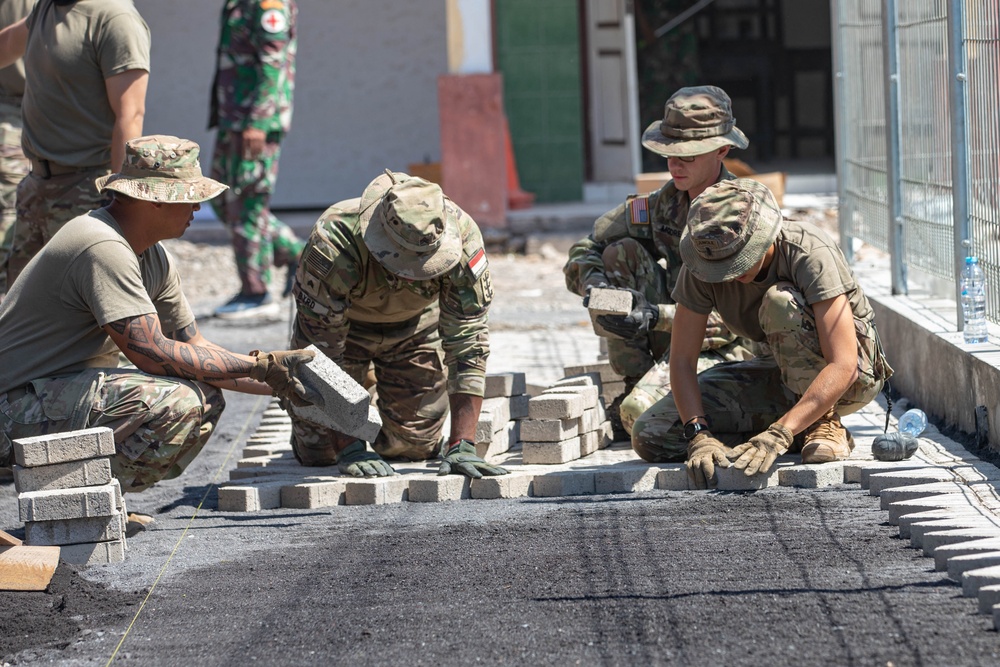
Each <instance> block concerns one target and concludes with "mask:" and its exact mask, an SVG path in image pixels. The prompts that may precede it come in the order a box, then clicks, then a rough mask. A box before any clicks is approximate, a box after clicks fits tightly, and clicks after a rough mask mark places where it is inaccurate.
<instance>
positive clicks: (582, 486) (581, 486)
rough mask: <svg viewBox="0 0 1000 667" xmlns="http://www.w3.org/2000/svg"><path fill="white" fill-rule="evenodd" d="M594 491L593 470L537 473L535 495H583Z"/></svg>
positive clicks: (534, 486)
mask: <svg viewBox="0 0 1000 667" xmlns="http://www.w3.org/2000/svg"><path fill="white" fill-rule="evenodd" d="M593 493H594V471H593V470H566V471H560V472H553V473H548V474H543V475H536V476H535V482H534V485H533V495H535V496H539V497H544V498H552V497H558V496H581V495H588V494H593Z"/></svg>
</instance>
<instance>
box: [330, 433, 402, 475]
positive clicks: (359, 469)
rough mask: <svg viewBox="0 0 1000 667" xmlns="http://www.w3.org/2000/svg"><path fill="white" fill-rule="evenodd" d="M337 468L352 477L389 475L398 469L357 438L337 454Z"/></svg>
mask: <svg viewBox="0 0 1000 667" xmlns="http://www.w3.org/2000/svg"><path fill="white" fill-rule="evenodd" d="M337 469H338V470H340V472H341V473H342V474H344V475H350V476H351V477H389V476H391V475H395V474H396V471H395V470H393V469H392V466H390V465H389V464H388V463H386V462H385V461H383V460H382V457H381V456H379V455H378V454H376V453H375V452H370V451H368V449H367V448H366V447H365V443H364V442H363V441H361V440H355V441H354V442H352V443H351V444H349V445H348V446H347V447H344V448H343V449H342V450H340V452H339V453H338V454H337Z"/></svg>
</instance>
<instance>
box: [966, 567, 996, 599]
mask: <svg viewBox="0 0 1000 667" xmlns="http://www.w3.org/2000/svg"><path fill="white" fill-rule="evenodd" d="M998 584H1000V565H990V566H989V567H981V568H979V569H976V570H966V571H965V572H963V573H962V595H964V596H965V597H967V598H974V597H976V596H977V595H978V594H979V589H980V588H982V587H983V586H996V585H998Z"/></svg>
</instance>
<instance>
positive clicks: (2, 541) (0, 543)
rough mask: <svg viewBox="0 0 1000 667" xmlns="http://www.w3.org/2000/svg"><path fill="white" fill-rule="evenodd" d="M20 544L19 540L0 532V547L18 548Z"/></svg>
mask: <svg viewBox="0 0 1000 667" xmlns="http://www.w3.org/2000/svg"><path fill="white" fill-rule="evenodd" d="M21 544H22V542H21V540H19V539H17V538H16V537H14V536H13V535H11V534H10V533H5V532H3V531H2V530H0V547H19V546H21Z"/></svg>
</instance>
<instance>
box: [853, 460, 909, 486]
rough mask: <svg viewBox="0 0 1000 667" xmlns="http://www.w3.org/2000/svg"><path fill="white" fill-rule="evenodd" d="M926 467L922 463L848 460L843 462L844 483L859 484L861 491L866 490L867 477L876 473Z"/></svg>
mask: <svg viewBox="0 0 1000 667" xmlns="http://www.w3.org/2000/svg"><path fill="white" fill-rule="evenodd" d="M926 467H927V464H926V463H924V462H922V461H891V462H890V461H869V460H857V459H855V460H850V459H849V460H847V461H844V481H845V482H847V483H848V484H860V485H861V488H862V489H867V488H868V479H869V477H871V476H872V475H875V474H877V473H880V472H886V471H893V470H911V469H914V468H926Z"/></svg>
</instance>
